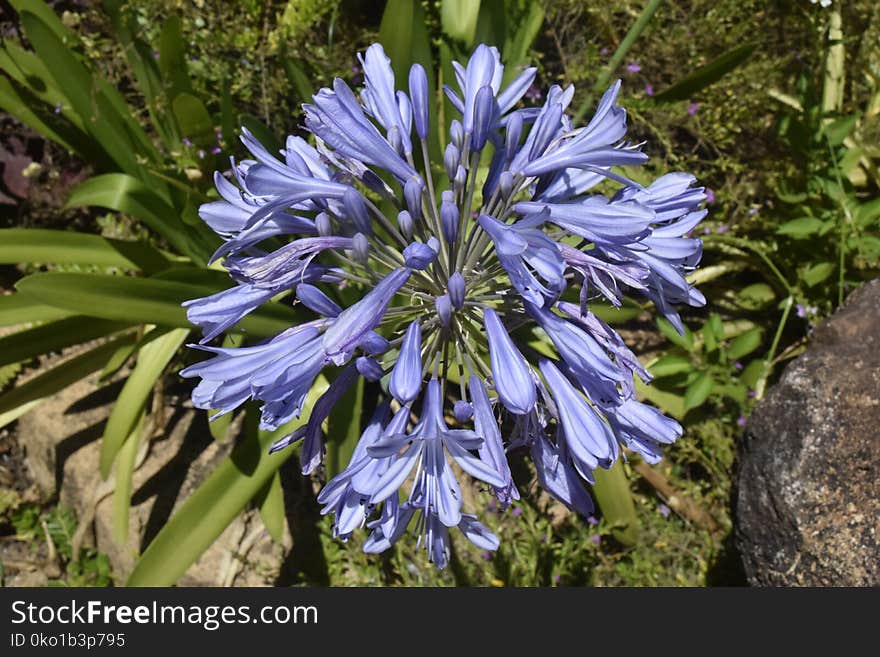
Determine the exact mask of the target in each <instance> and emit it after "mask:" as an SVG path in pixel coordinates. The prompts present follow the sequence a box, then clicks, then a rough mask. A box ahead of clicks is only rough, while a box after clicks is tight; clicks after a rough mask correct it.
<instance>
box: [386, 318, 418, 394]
mask: <svg viewBox="0 0 880 657" xmlns="http://www.w3.org/2000/svg"><path fill="white" fill-rule="evenodd" d="M421 389H422V328H421V326H420V325H419V323H418V322H412V323H411V324H410V325H409V328H407V329H406V335H404V336H403V344H401V345H400V355H399V356H398V358H397V362H396V363H395V364H394V369H393V370H391V379H390V380H389V381H388V391H389V392H390V393H391V394H392V395H393V396H394V398H395V399H396V400H397V401H399V402H400V403H401V404H408V403H410V402H413V401H415V399H416V397H418V396H419V392H420V391H421Z"/></svg>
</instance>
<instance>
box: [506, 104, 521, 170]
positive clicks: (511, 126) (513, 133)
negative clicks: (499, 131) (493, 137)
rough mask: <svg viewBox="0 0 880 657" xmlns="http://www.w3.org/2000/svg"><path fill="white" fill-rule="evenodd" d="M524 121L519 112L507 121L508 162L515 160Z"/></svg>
mask: <svg viewBox="0 0 880 657" xmlns="http://www.w3.org/2000/svg"><path fill="white" fill-rule="evenodd" d="M522 128H523V121H522V115H521V114H520V113H519V112H514V113H513V114H511V115H510V119H508V121H507V134H506V135H505V144H504V146H505V153H504V155H505V157H506V159H507V161H508V162H510V161H511V160H512V159H513V156H514V155H515V154H516V149H517V148H519V138H520V136H521V135H522Z"/></svg>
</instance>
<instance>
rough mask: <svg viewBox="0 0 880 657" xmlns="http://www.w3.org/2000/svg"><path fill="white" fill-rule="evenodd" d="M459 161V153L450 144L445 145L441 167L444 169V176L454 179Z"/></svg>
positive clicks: (454, 146)
mask: <svg viewBox="0 0 880 657" xmlns="http://www.w3.org/2000/svg"><path fill="white" fill-rule="evenodd" d="M460 161H461V152H460V151H459V150H458V148H457V147H456V145H455V144H453V143H452V142H450V143H448V144H446V152H445V153H444V154H443V166H444V167H446V175H447V176H449V179H450V180H452V179H453V178H455V171H456V170H457V169H458V164H459V162H460Z"/></svg>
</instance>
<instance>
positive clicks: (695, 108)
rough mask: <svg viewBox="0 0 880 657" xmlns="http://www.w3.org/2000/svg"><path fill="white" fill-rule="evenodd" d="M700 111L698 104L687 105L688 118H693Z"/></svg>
mask: <svg viewBox="0 0 880 657" xmlns="http://www.w3.org/2000/svg"><path fill="white" fill-rule="evenodd" d="M699 110H700V103H691V104H690V105H688V110H687V112H688V116H695V115H696V113H697V112H698V111H699Z"/></svg>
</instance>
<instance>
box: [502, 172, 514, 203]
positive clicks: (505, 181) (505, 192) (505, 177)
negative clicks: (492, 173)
mask: <svg viewBox="0 0 880 657" xmlns="http://www.w3.org/2000/svg"><path fill="white" fill-rule="evenodd" d="M498 185H499V186H500V187H501V196H502V197H504V198H507V197H509V196H510V193H511V192H512V191H513V174H512V173H510V171H505V172H504V173H502V174H501V176H500V177H499V178H498Z"/></svg>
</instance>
